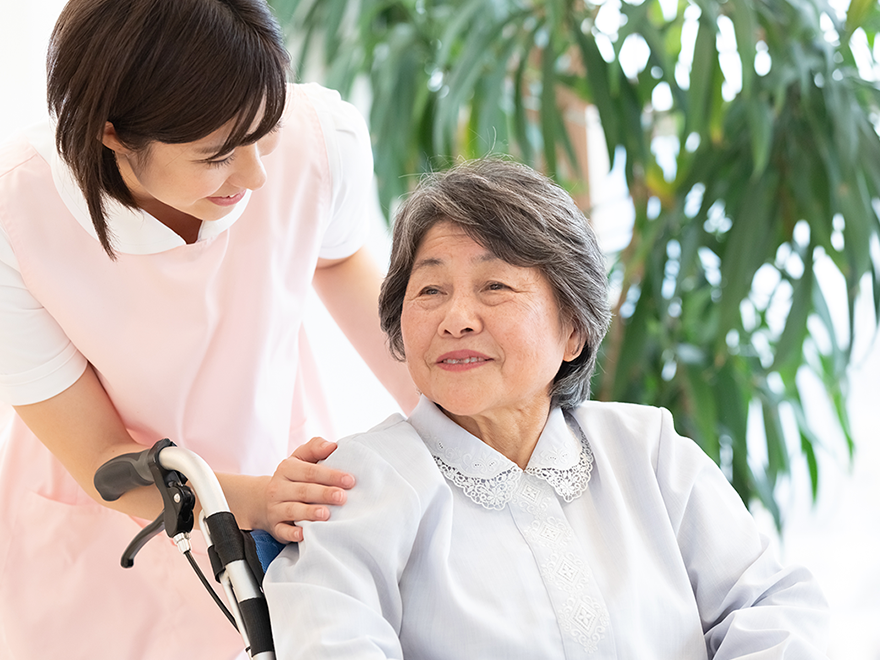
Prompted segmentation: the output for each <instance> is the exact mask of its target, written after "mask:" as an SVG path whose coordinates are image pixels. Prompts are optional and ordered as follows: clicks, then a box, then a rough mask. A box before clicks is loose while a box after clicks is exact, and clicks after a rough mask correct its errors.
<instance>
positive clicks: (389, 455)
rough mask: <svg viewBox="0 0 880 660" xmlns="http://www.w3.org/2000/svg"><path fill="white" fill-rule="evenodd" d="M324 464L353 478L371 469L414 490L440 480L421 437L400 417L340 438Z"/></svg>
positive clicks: (440, 477)
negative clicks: (350, 473)
mask: <svg viewBox="0 0 880 660" xmlns="http://www.w3.org/2000/svg"><path fill="white" fill-rule="evenodd" d="M326 464H327V465H328V466H330V467H333V468H336V469H340V470H346V471H350V472H352V473H353V474H355V475H356V476H357V475H358V474H359V473H363V472H366V471H371V470H380V471H387V472H390V473H393V474H395V475H397V477H399V478H400V479H401V480H403V481H405V482H408V483H409V484H410V485H412V486H413V487H414V488H415V490H416V491H423V490H425V488H426V487H430V486H429V484H430V483H431V482H438V483H442V481H443V479H442V476H441V475H440V473H439V471H438V470H437V467H436V464H435V463H434V458H433V456H432V455H431V452H430V451H429V450H428V448H427V447H426V446H425V443H424V442H423V440H422V438H421V436H419V434H418V432H417V431H416V430H415V428H413V426H412V425H411V424H410V423H409V422H407V421H406V419H404V417H403V416H401V415H400V414H394V415H391V416H390V417H388V418H387V419H386V420H385V421H383V422H382V423H380V424H378V425H376V426H374V427H373V428H372V429H370V430H369V431H366V432H364V433H357V434H355V435H351V436H348V437H345V438H342V439H341V440H340V441H339V443H338V447H337V449H336V451H334V452H333V453H332V454H331V455H330V457H329V458H328V459H327V461H326Z"/></svg>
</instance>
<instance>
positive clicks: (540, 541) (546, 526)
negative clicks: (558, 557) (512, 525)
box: [523, 516, 572, 549]
mask: <svg viewBox="0 0 880 660" xmlns="http://www.w3.org/2000/svg"><path fill="white" fill-rule="evenodd" d="M523 536H525V537H526V539H528V540H529V541H532V542H533V543H536V544H537V545H540V546H543V547H545V548H557V549H558V548H561V547H562V546H563V545H565V544H566V543H568V541H569V540H570V539H571V537H572V531H571V527H570V526H569V524H568V522H567V521H565V520H560V519H558V518H555V517H553V516H549V517H548V518H546V519H544V520H542V519H540V518H539V519H536V520H535V521H533V522H532V524H531V525H530V526H529V527H527V528H526V529H524V530H523Z"/></svg>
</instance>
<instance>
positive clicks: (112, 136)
mask: <svg viewBox="0 0 880 660" xmlns="http://www.w3.org/2000/svg"><path fill="white" fill-rule="evenodd" d="M101 143H102V144H103V145H104V146H105V147H107V148H108V149H110V151H113V152H115V153H116V155H117V156H127V155H128V154H130V153H131V149H129V148H128V147H126V146H125V145H124V144H122V140H120V139H119V136H118V135H117V134H116V127H115V126H113V124H112V123H111V122H109V121H108V122H105V123H104V132H103V133H101Z"/></svg>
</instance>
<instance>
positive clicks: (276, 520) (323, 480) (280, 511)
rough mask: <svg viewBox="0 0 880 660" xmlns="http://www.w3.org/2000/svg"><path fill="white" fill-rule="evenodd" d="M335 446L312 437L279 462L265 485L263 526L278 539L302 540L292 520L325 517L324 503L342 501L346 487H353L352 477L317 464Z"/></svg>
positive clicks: (326, 509) (299, 531) (331, 451)
mask: <svg viewBox="0 0 880 660" xmlns="http://www.w3.org/2000/svg"><path fill="white" fill-rule="evenodd" d="M335 449H336V443H334V442H327V441H326V440H324V439H323V438H312V439H311V440H309V441H308V442H307V443H306V444H304V445H302V446H300V447H297V449H296V451H294V452H293V454H291V456H290V457H289V458H286V459H285V460H283V461H281V463H280V464H279V465H278V468H277V469H276V470H275V474H274V475H273V476H272V478H271V479H270V480H269V483H268V485H267V486H266V526H265V528H264V529H266V531H268V532H269V533H270V534H272V536H274V537H275V538H276V539H278V540H279V541H282V542H289V541H302V538H303V532H302V529H301V528H300V527H297V526H296V525H295V524H294V523H295V522H297V521H300V520H327V519H328V518H329V517H330V509H328V508H327V506H326V505H328V504H343V503H344V502H345V499H346V493H345V490H346V489H348V488H351V487H352V486H354V477H352V476H351V475H350V474H347V473H345V472H340V471H339V470H334V469H332V468H328V467H324V466H323V465H317V464H316V463H317V462H318V461H320V460H323V459H325V458H327V457H328V456H329V455H330V454H332V453H333V451H334V450H335Z"/></svg>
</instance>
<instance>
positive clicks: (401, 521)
mask: <svg viewBox="0 0 880 660" xmlns="http://www.w3.org/2000/svg"><path fill="white" fill-rule="evenodd" d="M410 442H413V440H412V439H410ZM414 442H415V443H419V441H418V440H417V439H416V440H415V441H414ZM419 444H421V443H419ZM327 464H328V465H330V466H332V467H336V468H339V469H345V470H350V471H352V470H353V471H355V473H356V474H357V484H356V485H355V486H354V488H352V489H351V490H350V491H349V495H348V500H347V502H346V504H345V505H344V506H341V507H330V508H331V514H330V520H329V521H327V522H316V523H309V522H303V523H302V526H303V534H304V538H305V540H304V541H302V542H301V543H299V545H298V546H297V545H290V546H288V547H287V548H285V550H284V551H283V552H282V554H281V555H280V556H279V557H278V558H277V559H276V560H275V561H273V562H272V564H271V565H270V567H269V570H268V572H267V574H266V579H265V581H264V583H263V586H264V590H265V593H266V598H267V600H268V603H269V611H270V612H271V616H272V628H273V631H274V637H275V644H276V649H277V652H278V657H279V658H285V659H293V658H309V659H329V658H345V659H350V658H358V659H359V660H360V659H367V658H402V650H401V645H400V641H399V639H398V634H399V633H400V629H401V623H402V619H403V611H402V603H401V595H400V591H399V588H398V579H399V577H400V575H401V573H402V572H403V569H404V566H405V565H406V562H407V560H408V558H409V555H410V551H411V549H412V546H413V543H414V539H415V535H416V531H417V529H418V524H419V519H420V506H419V498H418V495H417V493H416V491H415V490H414V488H413V487H412V486H411V485H410V483H409V482H408V481H407V480H406V479H404V478H403V477H402V476H401V475H400V473H399V472H398V471H397V470H396V469H395V468H394V467H393V466H392V465H391V464H390V463H389V462H388V461H387V460H385V459H383V458H382V457H381V456H379V455H378V454H377V453H376V452H374V451H372V450H371V449H368V448H367V447H366V446H365V445H364V444H362V443H360V442H358V441H352V440H349V441H343V442H341V443H340V445H339V447H338V448H337V450H336V451H335V452H334V453H333V454H332V456H331V457H330V459H328V461H327ZM389 512H394V515H393V516H389Z"/></svg>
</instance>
